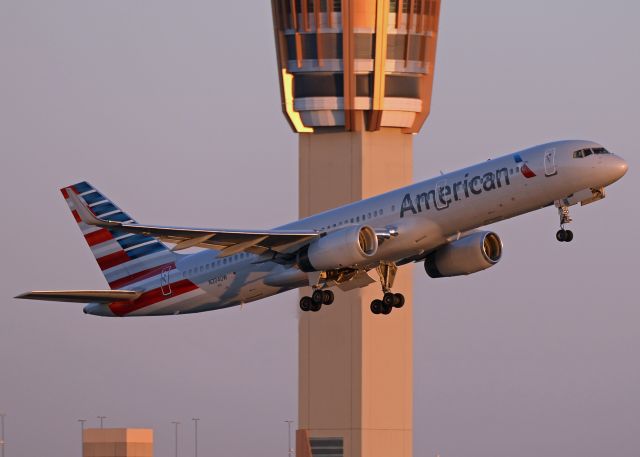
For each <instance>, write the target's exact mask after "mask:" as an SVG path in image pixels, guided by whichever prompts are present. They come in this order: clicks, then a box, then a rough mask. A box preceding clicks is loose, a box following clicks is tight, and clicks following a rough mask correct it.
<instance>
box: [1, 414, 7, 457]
mask: <svg viewBox="0 0 640 457" xmlns="http://www.w3.org/2000/svg"><path fill="white" fill-rule="evenodd" d="M5 416H6V414H4V413H0V446H2V457H4V445H5V443H6V442H5V440H4V417H5Z"/></svg>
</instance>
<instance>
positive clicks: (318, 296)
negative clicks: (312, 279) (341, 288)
mask: <svg viewBox="0 0 640 457" xmlns="http://www.w3.org/2000/svg"><path fill="white" fill-rule="evenodd" d="M311 300H313V303H317V304H318V305H320V306H322V303H323V302H324V291H322V290H320V289H317V290H314V291H313V293H312V294H311Z"/></svg>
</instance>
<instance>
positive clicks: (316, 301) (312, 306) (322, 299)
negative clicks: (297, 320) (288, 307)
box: [300, 289, 334, 312]
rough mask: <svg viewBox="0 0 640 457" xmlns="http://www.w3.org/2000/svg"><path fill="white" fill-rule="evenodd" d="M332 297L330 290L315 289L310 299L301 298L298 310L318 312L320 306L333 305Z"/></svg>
mask: <svg viewBox="0 0 640 457" xmlns="http://www.w3.org/2000/svg"><path fill="white" fill-rule="evenodd" d="M333 300H334V295H333V292H332V291H330V290H322V289H316V290H314V291H313V294H311V297H307V296H305V297H302V298H301V299H300V309H301V310H302V311H313V312H318V311H320V309H321V308H322V305H330V304H332V303H333Z"/></svg>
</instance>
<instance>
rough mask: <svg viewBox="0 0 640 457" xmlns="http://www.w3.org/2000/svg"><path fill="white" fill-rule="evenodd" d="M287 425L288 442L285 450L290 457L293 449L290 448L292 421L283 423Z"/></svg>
mask: <svg viewBox="0 0 640 457" xmlns="http://www.w3.org/2000/svg"><path fill="white" fill-rule="evenodd" d="M285 422H286V423H287V427H288V428H289V441H288V443H289V444H288V450H287V456H288V457H291V455H292V454H293V448H292V447H291V424H293V421H292V420H288V421H285Z"/></svg>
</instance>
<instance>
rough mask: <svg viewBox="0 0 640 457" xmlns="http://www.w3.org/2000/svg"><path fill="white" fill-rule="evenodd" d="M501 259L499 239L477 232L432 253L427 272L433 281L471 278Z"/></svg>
mask: <svg viewBox="0 0 640 457" xmlns="http://www.w3.org/2000/svg"><path fill="white" fill-rule="evenodd" d="M500 257H502V240H500V237H498V235H496V234H495V233H493V232H475V233H472V234H471V235H468V236H465V237H464V238H460V239H459V240H456V241H453V242H451V243H449V244H447V245H445V246H443V247H441V248H438V249H436V250H435V251H433V252H432V253H430V254H429V255H428V256H427V258H426V259H425V261H424V269H425V271H426V272H427V274H428V275H429V276H431V277H432V278H445V277H449V276H459V275H468V274H470V273H475V272H477V271H481V270H484V269H486V268H489V267H492V266H493V265H495V264H496V263H498V261H499V260H500Z"/></svg>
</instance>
